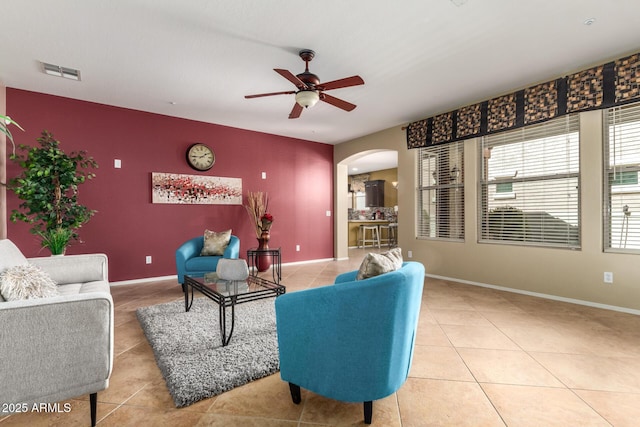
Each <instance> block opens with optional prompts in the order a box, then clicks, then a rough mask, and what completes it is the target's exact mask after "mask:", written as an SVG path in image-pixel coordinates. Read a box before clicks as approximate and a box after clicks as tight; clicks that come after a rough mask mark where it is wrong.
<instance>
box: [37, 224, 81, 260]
mask: <svg viewBox="0 0 640 427" xmlns="http://www.w3.org/2000/svg"><path fill="white" fill-rule="evenodd" d="M38 235H39V236H40V237H41V238H42V242H41V243H42V247H43V248H48V249H49V250H50V251H51V255H63V254H64V252H65V250H66V249H67V246H68V245H69V241H70V240H71V238H72V237H73V231H72V230H70V229H68V228H63V227H58V228H52V229H49V230H46V231H42V232H39V233H38Z"/></svg>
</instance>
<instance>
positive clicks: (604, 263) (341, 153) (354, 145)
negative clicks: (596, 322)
mask: <svg viewBox="0 0 640 427" xmlns="http://www.w3.org/2000/svg"><path fill="white" fill-rule="evenodd" d="M580 126H581V134H580V135H581V138H580V150H581V151H580V163H581V171H582V176H581V219H582V249H581V250H568V249H545V248H534V247H522V246H512V245H498V244H480V243H478V242H477V217H476V205H477V185H476V175H477V159H476V149H475V144H476V140H475V139H471V140H468V141H465V154H464V155H465V168H464V171H465V224H466V236H465V241H464V242H461V243H453V242H443V241H435V240H418V239H416V237H415V223H416V219H415V209H416V208H415V189H416V175H417V174H416V152H417V150H408V149H407V148H406V140H405V138H406V137H405V133H404V132H402V131H401V130H400V128H399V127H397V128H392V129H387V130H385V131H382V132H378V133H375V134H372V135H368V136H365V137H362V138H358V139H355V140H353V141H349V142H346V143H343V144H339V145H336V146H335V148H334V161H335V163H336V174H339V173H340V169H341V168H340V167H339V165H340V163H341V162H344V161H345V159H349V158H350V157H352V156H354V155H357V153H359V152H361V151H366V150H372V149H393V150H397V151H398V182H399V185H398V208H399V219H398V235H399V245H400V247H401V248H402V249H403V254H404V257H405V258H407V257H408V251H412V252H413V259H414V260H416V261H420V262H422V263H423V264H424V265H425V267H426V270H427V274H429V275H435V276H442V277H448V278H453V279H458V280H463V281H469V282H474V283H478V284H484V285H493V286H500V287H506V288H512V289H516V290H519V291H524V292H532V293H539V294H546V295H552V296H555V297H560V298H568V299H571V300H580V301H585V302H589V303H593V304H595V305H600V304H601V305H605V306H614V307H619V308H621V309H623V310H624V309H626V310H627V311H633V312H636V311H638V310H640V268H638V267H637V264H638V262H640V254H639V255H632V254H616V253H604V252H603V250H602V245H603V243H602V211H603V210H602V208H603V206H602V134H603V132H602V113H601V112H600V111H589V112H585V113H581V115H580ZM345 173H346V170H345ZM336 177H337V176H336ZM336 182H338V179H336ZM345 187H346V185H345ZM338 188H340V187H338ZM342 199H344V198H342ZM337 201H338V202H339V201H340V198H339V197H338V198H337ZM346 211H347V209H346V208H344V209H341V208H340V206H337V208H336V212H346ZM344 223H345V224H346V219H345V221H344ZM336 230H337V232H338V236H337V238H336V242H337V245H338V244H341V243H342V240H341V238H340V236H339V233H340V230H339V229H338V227H336ZM344 246H345V248H346V242H345V243H344ZM336 249H337V251H336V253H337V254H339V255H342V257H345V256H347V255H345V254H346V253H348V252H346V251H347V250H346V249H342V248H341V247H338V246H337V247H336ZM339 249H340V250H342V251H341V252H340V251H339ZM605 271H611V272H613V275H614V283H613V284H604V283H603V273H604V272H605Z"/></svg>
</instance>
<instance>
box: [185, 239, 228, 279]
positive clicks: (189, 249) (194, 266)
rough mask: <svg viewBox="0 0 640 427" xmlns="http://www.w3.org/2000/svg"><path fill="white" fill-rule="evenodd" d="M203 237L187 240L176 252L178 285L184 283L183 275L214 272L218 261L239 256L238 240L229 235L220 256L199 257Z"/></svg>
mask: <svg viewBox="0 0 640 427" xmlns="http://www.w3.org/2000/svg"><path fill="white" fill-rule="evenodd" d="M203 245H204V236H198V237H194V238H193V239H190V240H187V241H186V242H184V243H183V244H182V245H180V247H179V248H178V249H177V250H176V270H177V271H178V283H180V284H181V285H182V284H183V283H184V275H185V274H187V275H189V276H202V275H204V274H205V273H210V272H212V271H216V267H217V266H218V260H220V259H221V258H230V259H236V258H238V257H239V256H240V239H238V237H236V236H234V235H231V239H230V240H229V245H228V246H227V249H225V251H224V254H223V255H221V256H200V252H201V251H202V246H203Z"/></svg>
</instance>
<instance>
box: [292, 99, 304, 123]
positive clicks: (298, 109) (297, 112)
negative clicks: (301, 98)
mask: <svg viewBox="0 0 640 427" xmlns="http://www.w3.org/2000/svg"><path fill="white" fill-rule="evenodd" d="M301 113H302V105H300V104H298V103H297V102H296V103H295V104H293V109H291V112H290V113H289V118H290V119H297V118H298V117H300V114H301Z"/></svg>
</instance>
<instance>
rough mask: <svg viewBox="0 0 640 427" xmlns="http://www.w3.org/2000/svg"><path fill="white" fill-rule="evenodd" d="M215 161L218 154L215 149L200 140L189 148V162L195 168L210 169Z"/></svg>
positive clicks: (200, 169)
mask: <svg viewBox="0 0 640 427" xmlns="http://www.w3.org/2000/svg"><path fill="white" fill-rule="evenodd" d="M215 162H216V155H215V154H214V152H213V150H212V149H211V148H209V147H208V146H207V145H205V144H202V143H200V142H198V143H196V144H193V145H191V146H190V147H189V148H188V149H187V163H189V166H191V167H192V168H194V169H195V170H199V171H206V170H209V169H211V168H212V167H213V164H214V163H215Z"/></svg>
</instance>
